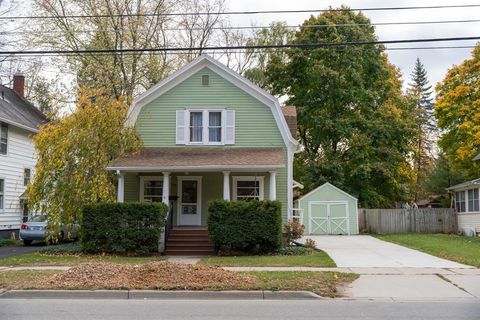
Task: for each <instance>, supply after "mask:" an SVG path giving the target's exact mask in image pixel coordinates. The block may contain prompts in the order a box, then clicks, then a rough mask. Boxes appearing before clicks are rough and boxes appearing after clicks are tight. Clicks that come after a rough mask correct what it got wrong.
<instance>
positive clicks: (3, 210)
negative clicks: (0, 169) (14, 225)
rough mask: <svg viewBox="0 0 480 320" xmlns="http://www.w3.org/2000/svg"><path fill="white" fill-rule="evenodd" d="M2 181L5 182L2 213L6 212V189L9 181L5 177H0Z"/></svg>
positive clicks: (0, 210) (0, 209)
mask: <svg viewBox="0 0 480 320" xmlns="http://www.w3.org/2000/svg"><path fill="white" fill-rule="evenodd" d="M0 180H3V201H2V207H1V208H0V213H4V212H5V199H6V193H7V192H6V189H7V179H5V178H4V177H0Z"/></svg>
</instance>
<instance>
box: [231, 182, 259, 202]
mask: <svg viewBox="0 0 480 320" xmlns="http://www.w3.org/2000/svg"><path fill="white" fill-rule="evenodd" d="M233 199H234V200H247V201H248V200H263V176H260V177H233Z"/></svg>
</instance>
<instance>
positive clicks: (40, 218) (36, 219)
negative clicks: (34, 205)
mask: <svg viewBox="0 0 480 320" xmlns="http://www.w3.org/2000/svg"><path fill="white" fill-rule="evenodd" d="M46 220H47V216H34V217H32V218H31V219H30V220H29V221H31V222H44V221H46Z"/></svg>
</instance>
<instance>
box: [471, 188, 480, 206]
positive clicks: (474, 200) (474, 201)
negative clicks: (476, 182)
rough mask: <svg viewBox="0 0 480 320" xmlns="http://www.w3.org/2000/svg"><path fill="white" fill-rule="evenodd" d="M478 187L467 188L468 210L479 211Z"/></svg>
mask: <svg viewBox="0 0 480 320" xmlns="http://www.w3.org/2000/svg"><path fill="white" fill-rule="evenodd" d="M478 200H479V198H478V189H471V190H468V211H480V208H479V202H478Z"/></svg>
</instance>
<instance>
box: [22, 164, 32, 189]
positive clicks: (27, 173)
mask: <svg viewBox="0 0 480 320" xmlns="http://www.w3.org/2000/svg"><path fill="white" fill-rule="evenodd" d="M31 179H32V169H30V168H25V169H23V185H24V186H27V185H28V183H29V182H30V180H31Z"/></svg>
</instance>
